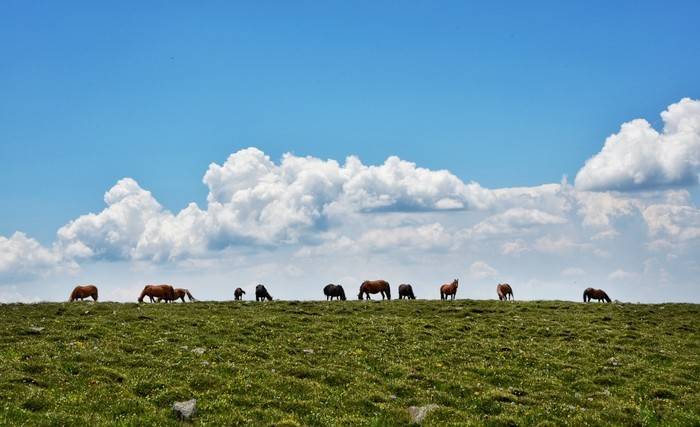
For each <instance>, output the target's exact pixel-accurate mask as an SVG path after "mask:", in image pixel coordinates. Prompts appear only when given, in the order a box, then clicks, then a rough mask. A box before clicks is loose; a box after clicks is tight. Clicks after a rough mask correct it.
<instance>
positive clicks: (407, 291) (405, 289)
mask: <svg viewBox="0 0 700 427" xmlns="http://www.w3.org/2000/svg"><path fill="white" fill-rule="evenodd" d="M404 298H408V299H416V296H415V295H413V286H411V285H408V284H405V283H404V284H403V285H399V299H404Z"/></svg>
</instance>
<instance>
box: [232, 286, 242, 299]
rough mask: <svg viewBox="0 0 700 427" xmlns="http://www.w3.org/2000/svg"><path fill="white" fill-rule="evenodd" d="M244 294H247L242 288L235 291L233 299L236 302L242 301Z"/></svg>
mask: <svg viewBox="0 0 700 427" xmlns="http://www.w3.org/2000/svg"><path fill="white" fill-rule="evenodd" d="M243 294H245V291H244V290H243V289H241V288H236V290H235V291H233V297H234V298H235V299H236V301H240V300H242V299H243Z"/></svg>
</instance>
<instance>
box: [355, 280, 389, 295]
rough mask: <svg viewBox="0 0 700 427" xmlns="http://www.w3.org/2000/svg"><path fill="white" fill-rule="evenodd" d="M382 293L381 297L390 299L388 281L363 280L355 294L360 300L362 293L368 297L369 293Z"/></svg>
mask: <svg viewBox="0 0 700 427" xmlns="http://www.w3.org/2000/svg"><path fill="white" fill-rule="evenodd" d="M378 293H381V294H382V299H384V297H385V296H386V299H388V300H391V287H390V286H389V282H387V281H386V280H365V281H364V282H362V285H360V293H359V294H357V299H359V300H362V294H365V295H366V296H367V299H370V298H369V294H378Z"/></svg>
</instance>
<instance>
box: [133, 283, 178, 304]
mask: <svg viewBox="0 0 700 427" xmlns="http://www.w3.org/2000/svg"><path fill="white" fill-rule="evenodd" d="M144 297H148V298H149V299H150V300H151V302H155V300H154V298H159V300H160V299H164V300H165V302H166V303H168V302H170V301H175V289H174V288H173V287H172V286H170V285H146V286H145V287H144V288H143V291H142V292H141V296H140V297H139V302H143V298H144Z"/></svg>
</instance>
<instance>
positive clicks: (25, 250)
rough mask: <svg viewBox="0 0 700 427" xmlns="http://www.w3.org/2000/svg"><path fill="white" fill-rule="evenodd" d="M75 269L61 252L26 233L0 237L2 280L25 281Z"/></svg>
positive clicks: (0, 274) (0, 272) (0, 275)
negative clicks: (43, 244)
mask: <svg viewBox="0 0 700 427" xmlns="http://www.w3.org/2000/svg"><path fill="white" fill-rule="evenodd" d="M75 267H76V265H75V264H74V263H72V262H69V261H65V260H64V259H63V257H62V256H61V253H60V251H58V250H56V249H55V248H52V249H48V248H46V247H44V246H42V245H41V243H39V242H37V241H36V240H34V239H32V238H30V237H27V235H25V234H24V233H21V232H15V233H14V234H13V235H12V236H10V237H9V238H7V237H5V236H0V280H3V281H9V280H13V281H23V280H28V279H31V278H35V277H41V276H44V275H47V274H49V273H51V272H54V271H57V270H72V269H74V268H75Z"/></svg>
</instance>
